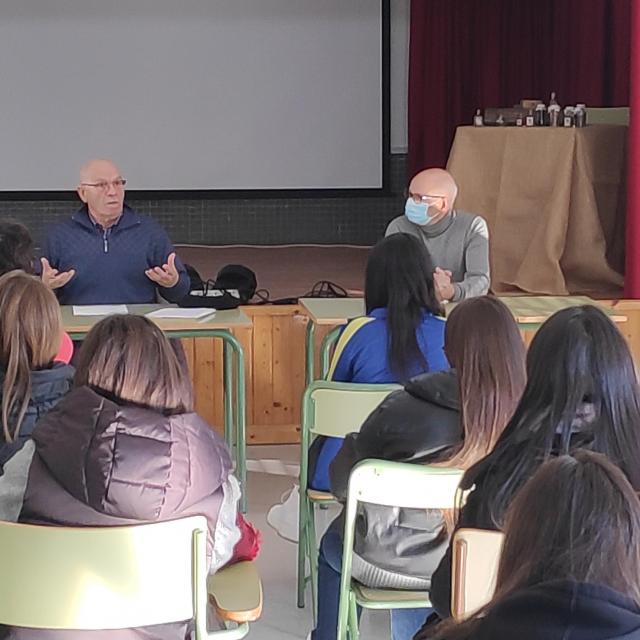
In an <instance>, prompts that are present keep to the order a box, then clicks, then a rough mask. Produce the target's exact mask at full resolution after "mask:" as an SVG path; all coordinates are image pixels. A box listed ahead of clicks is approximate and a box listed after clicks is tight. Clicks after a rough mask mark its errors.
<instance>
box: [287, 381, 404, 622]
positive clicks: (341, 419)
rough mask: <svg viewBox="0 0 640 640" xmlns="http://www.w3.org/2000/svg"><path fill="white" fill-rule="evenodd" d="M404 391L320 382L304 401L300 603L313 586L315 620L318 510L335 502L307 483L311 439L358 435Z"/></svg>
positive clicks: (392, 387) (312, 386) (387, 386)
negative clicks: (377, 411) (369, 419)
mask: <svg viewBox="0 0 640 640" xmlns="http://www.w3.org/2000/svg"><path fill="white" fill-rule="evenodd" d="M401 388H402V387H400V386H399V385H391V384H351V383H346V382H331V381H327V380H317V381H315V382H312V383H311V384H310V385H309V386H308V387H307V388H306V390H305V392H304V395H303V397H302V419H301V425H300V431H301V434H300V478H299V482H300V506H299V512H298V584H297V603H298V606H299V607H304V592H305V587H306V585H307V583H308V582H310V583H311V594H312V603H313V614H314V619H315V613H316V584H317V580H316V578H317V572H318V546H317V542H316V527H315V507H316V505H323V504H324V505H326V504H330V503H335V502H336V499H335V497H334V496H333V494H331V493H328V492H324V491H315V490H313V489H309V486H308V481H307V480H308V474H309V447H310V446H311V442H312V438H313V437H315V436H320V435H322V436H330V437H334V438H344V437H345V436H346V435H347V434H349V433H353V432H356V431H358V430H359V429H360V426H361V425H362V423H363V422H364V421H365V420H366V418H367V417H368V416H369V414H370V413H371V412H372V411H373V410H374V409H375V408H376V407H377V406H378V405H379V404H380V402H382V400H384V399H385V398H386V397H387V395H389V394H390V393H391V392H392V391H396V390H398V389H401ZM307 562H308V565H309V571H308V572H307Z"/></svg>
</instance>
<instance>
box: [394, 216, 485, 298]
mask: <svg viewBox="0 0 640 640" xmlns="http://www.w3.org/2000/svg"><path fill="white" fill-rule="evenodd" d="M392 233H410V234H411V235H414V236H416V237H417V238H419V239H420V240H421V241H422V242H423V243H424V245H425V247H427V250H428V251H429V255H430V256H431V259H432V260H433V265H434V267H440V268H441V269H446V270H449V271H451V273H452V274H453V276H452V281H453V283H454V285H453V286H454V289H455V294H454V296H453V300H452V302H458V301H459V300H464V299H465V298H473V297H474V296H483V295H485V294H486V293H487V292H488V291H489V284H490V280H489V230H488V229H487V223H486V222H485V221H484V219H483V218H481V217H480V216H476V215H474V214H471V213H465V212H464V211H458V210H456V209H454V210H453V211H452V212H451V213H450V214H449V215H447V216H446V217H444V218H443V219H442V220H440V221H439V222H436V223H435V224H432V225H425V226H421V225H417V224H414V223H413V222H410V221H409V220H408V219H407V218H406V216H399V217H397V218H395V219H394V220H392V221H391V222H390V223H389V226H388V227H387V231H386V233H385V235H387V236H389V235H391V234H392Z"/></svg>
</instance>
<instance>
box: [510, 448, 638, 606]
mask: <svg viewBox="0 0 640 640" xmlns="http://www.w3.org/2000/svg"><path fill="white" fill-rule="evenodd" d="M549 496H553V500H549ZM505 524H506V526H505V540H504V546H503V550H502V556H501V559H500V566H499V570H498V580H497V591H498V594H499V595H500V594H501V595H505V594H506V593H508V592H511V591H514V590H515V589H520V588H523V587H529V586H533V585H536V584H540V583H542V582H547V581H549V580H572V581H575V582H589V583H592V584H599V585H604V586H607V587H610V588H612V589H616V590H617V591H620V592H621V593H624V594H626V595H628V596H629V597H631V598H633V600H635V602H636V603H637V604H638V605H639V606H640V499H639V498H638V496H637V494H636V492H635V491H634V490H633V487H632V486H631V484H630V483H629V481H628V480H627V479H626V477H625V475H624V473H623V472H622V471H621V470H620V469H619V468H618V467H617V466H616V465H615V464H613V463H612V462H611V461H610V460H608V458H607V457H606V456H604V455H602V454H599V453H594V452H592V451H586V450H580V451H578V452H576V453H575V454H574V455H573V456H569V455H565V456H560V457H559V458H555V459H552V460H550V461H548V462H547V463H546V464H544V465H542V467H540V468H539V469H538V471H537V472H536V473H535V474H534V476H533V477H532V478H531V479H530V480H529V481H528V482H527V483H526V484H525V486H524V487H523V488H522V490H521V491H520V492H519V493H518V494H517V495H516V497H515V498H514V500H513V503H512V504H511V507H510V508H509V510H508V511H507V517H506V521H505Z"/></svg>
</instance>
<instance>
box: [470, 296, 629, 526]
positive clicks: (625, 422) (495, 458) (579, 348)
mask: <svg viewBox="0 0 640 640" xmlns="http://www.w3.org/2000/svg"><path fill="white" fill-rule="evenodd" d="M579 447H584V448H588V449H591V450H593V451H597V452H599V453H602V454H604V455H606V456H607V458H609V460H611V461H612V462H613V463H614V464H616V465H618V467H620V468H621V469H622V471H623V472H624V473H625V474H626V476H627V478H628V479H629V481H630V482H631V484H632V485H633V487H634V488H635V489H636V490H638V489H640V463H639V461H640V401H639V389H638V382H637V378H636V373H635V368H634V364H633V359H632V357H631V353H630V352H629V348H628V346H627V343H626V342H625V339H624V338H623V336H622V334H621V333H620V332H619V331H618V329H617V328H616V326H615V325H614V324H613V322H611V320H610V319H609V318H608V317H607V316H606V314H605V313H604V312H602V311H601V310H600V309H598V308H596V307H593V306H590V305H585V306H580V307H573V308H568V309H563V310H562V311H559V312H557V313H556V314H554V315H553V316H552V317H551V318H549V320H547V321H546V322H545V323H544V324H543V325H542V327H541V328H540V330H539V331H538V332H537V333H536V335H535V337H534V339H533V341H532V343H531V346H530V348H529V352H528V354H527V385H526V387H525V390H524V393H523V395H522V399H521V400H520V403H519V404H518V407H517V408H516V410H515V412H514V415H513V417H512V419H511V420H510V422H509V424H508V425H507V427H506V429H505V430H504V432H503V434H502V436H501V437H500V439H499V440H498V442H497V444H496V447H495V449H494V451H493V453H491V454H490V455H489V456H488V457H487V458H485V460H483V461H481V462H479V463H478V465H477V467H478V468H477V469H474V468H473V467H472V468H471V469H470V470H469V476H473V475H477V473H478V472H479V471H480V472H482V471H481V470H484V471H485V472H487V474H486V481H485V484H484V489H485V491H486V493H487V495H489V496H491V498H490V509H491V514H492V518H493V520H494V522H495V524H496V526H498V527H501V525H502V520H503V518H504V514H505V511H506V508H507V507H508V505H509V503H510V502H511V500H512V498H513V496H514V495H515V493H516V492H517V491H518V489H520V487H521V486H522V485H523V484H524V483H525V482H526V481H527V480H528V479H529V478H530V477H531V476H532V475H533V473H534V472H535V471H536V469H537V468H538V467H539V466H540V465H541V464H542V463H543V462H545V461H546V460H548V459H549V458H551V457H554V456H556V455H562V454H570V453H572V452H573V451H574V450H576V449H577V448H579ZM469 481H471V478H470V479H469ZM465 484H466V482H465ZM550 499H552V497H551V496H550Z"/></svg>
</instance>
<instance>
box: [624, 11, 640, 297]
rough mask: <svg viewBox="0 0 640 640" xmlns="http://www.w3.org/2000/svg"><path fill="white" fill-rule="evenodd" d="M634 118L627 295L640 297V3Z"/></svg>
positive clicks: (634, 24) (635, 22)
mask: <svg viewBox="0 0 640 640" xmlns="http://www.w3.org/2000/svg"><path fill="white" fill-rule="evenodd" d="M630 80H631V87H630V105H631V121H630V123H629V124H630V126H629V165H628V171H627V173H628V176H629V177H628V181H627V184H628V195H627V225H626V240H627V251H626V257H627V259H626V271H625V279H624V284H625V295H626V296H627V297H628V298H635V299H640V182H639V181H638V178H637V176H638V175H640V118H639V117H638V115H639V114H640V4H639V3H638V1H637V0H636V1H635V2H634V3H633V9H632V12H631V75H630Z"/></svg>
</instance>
